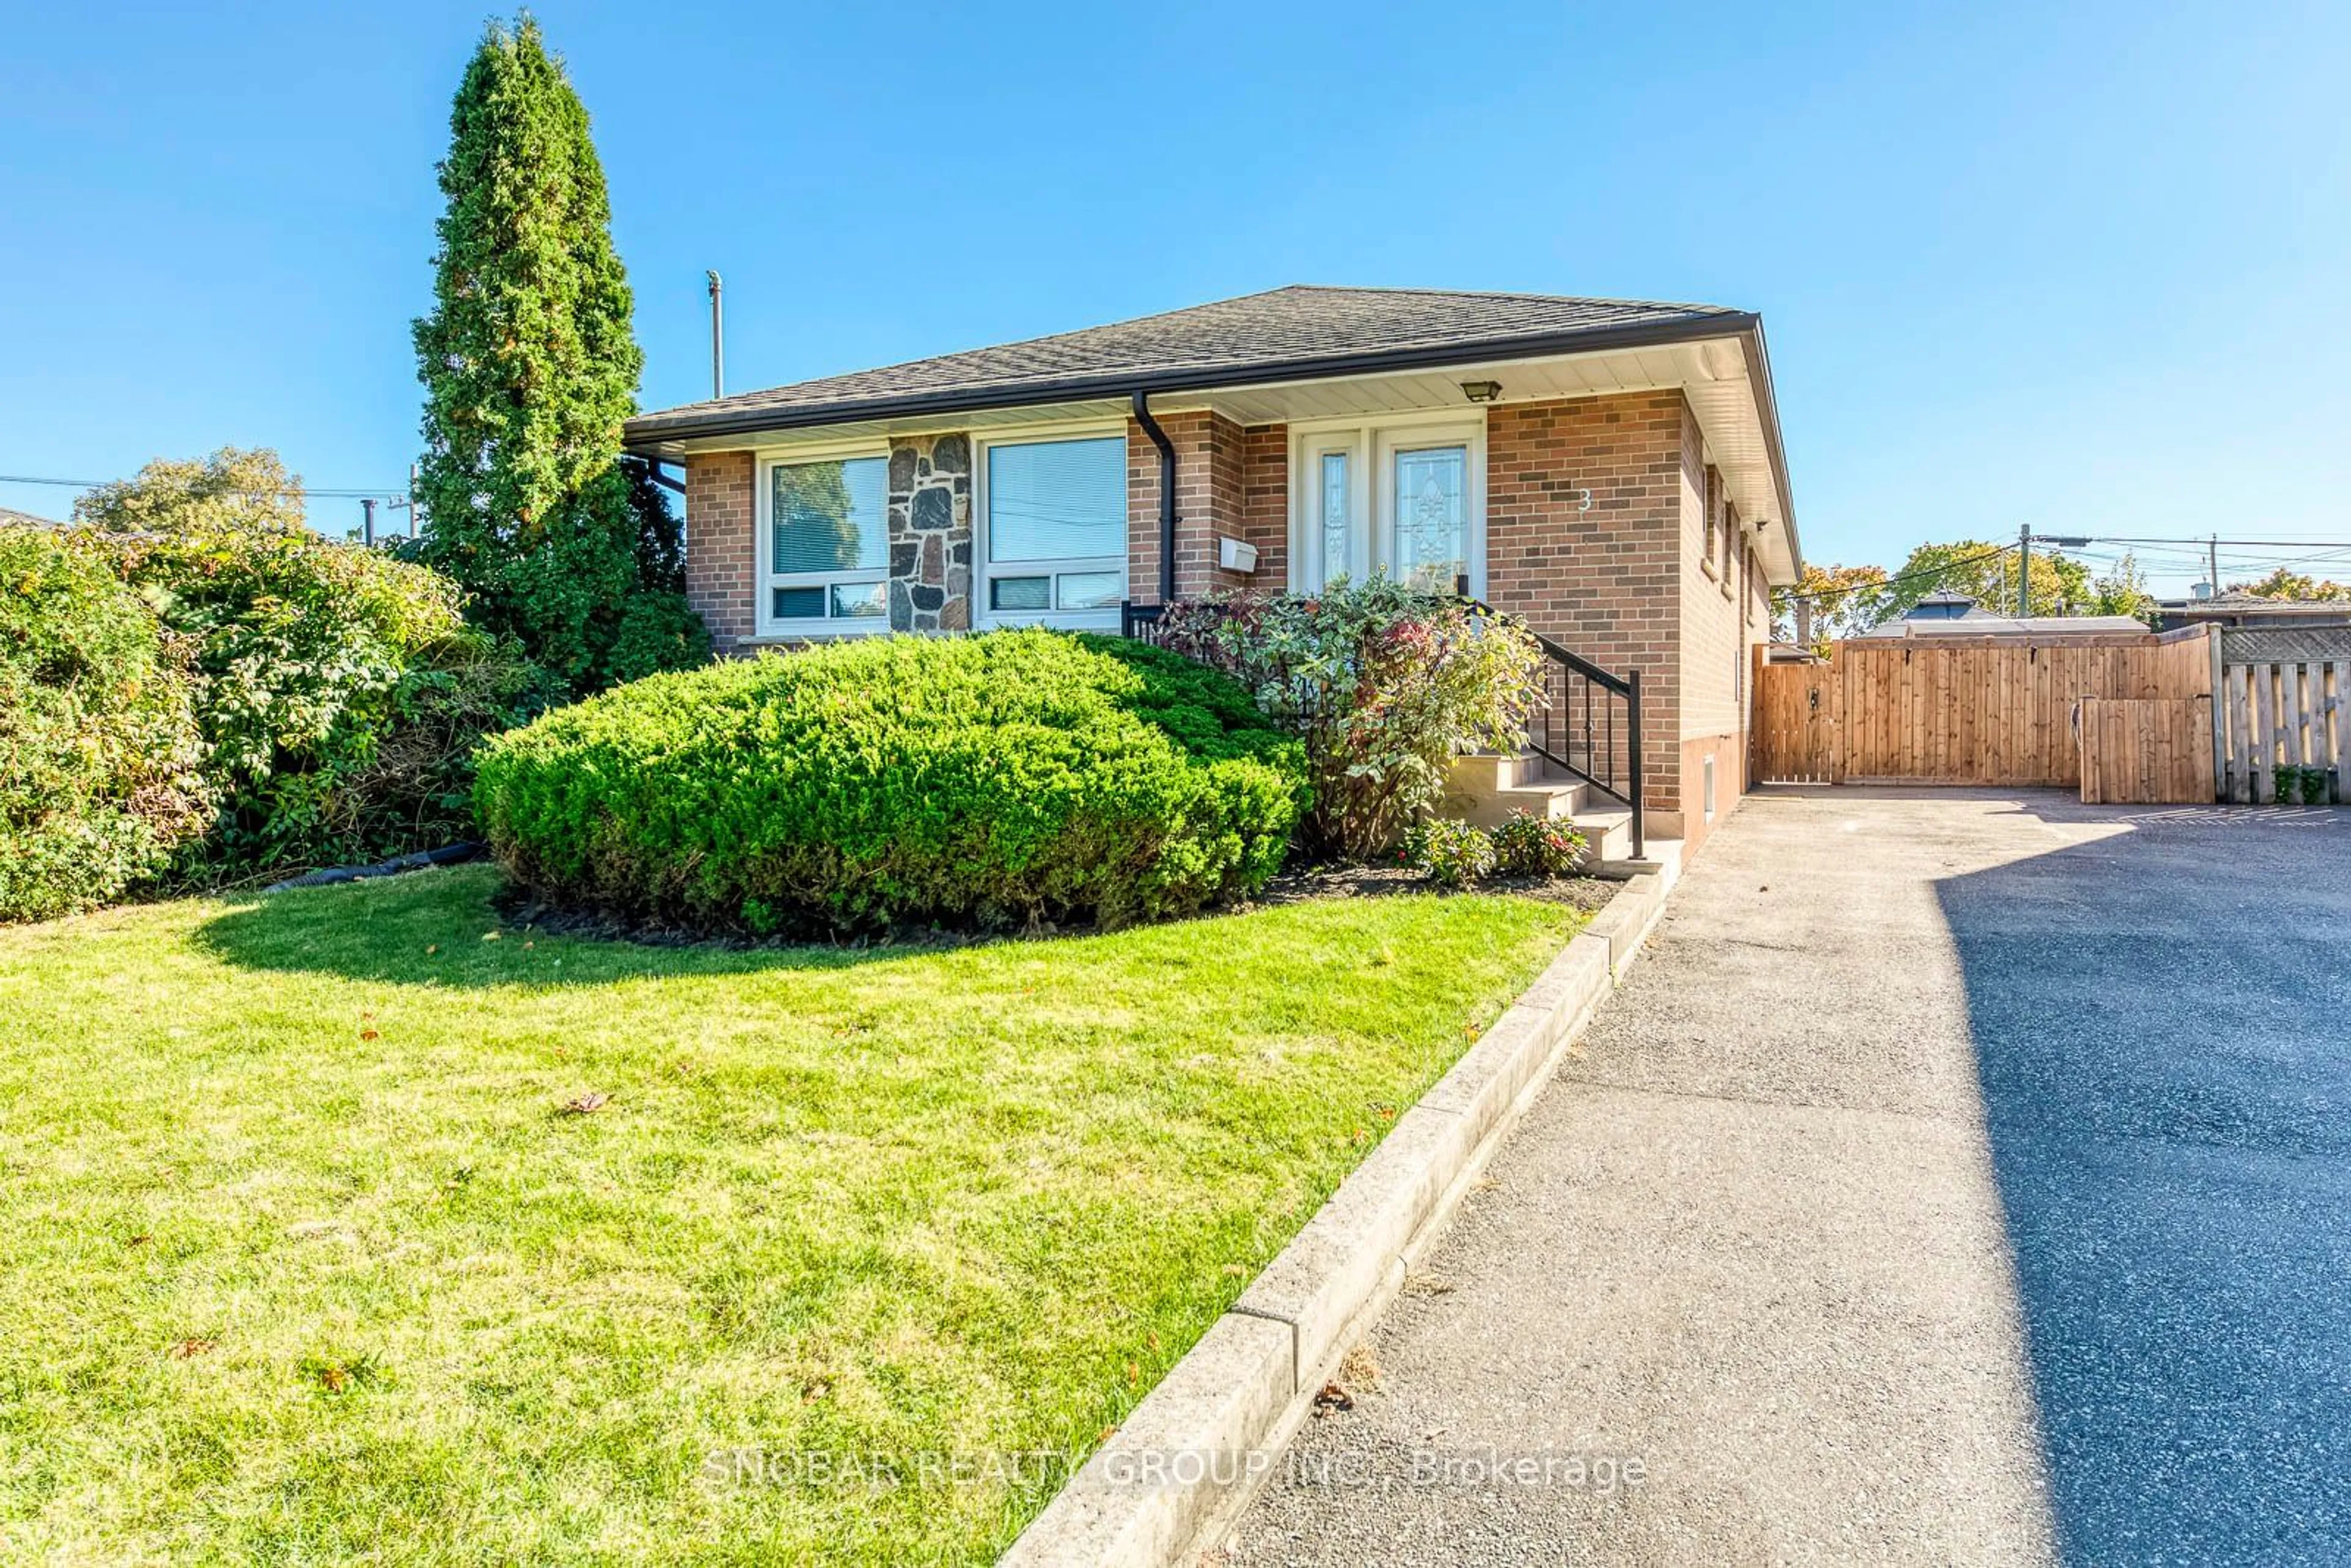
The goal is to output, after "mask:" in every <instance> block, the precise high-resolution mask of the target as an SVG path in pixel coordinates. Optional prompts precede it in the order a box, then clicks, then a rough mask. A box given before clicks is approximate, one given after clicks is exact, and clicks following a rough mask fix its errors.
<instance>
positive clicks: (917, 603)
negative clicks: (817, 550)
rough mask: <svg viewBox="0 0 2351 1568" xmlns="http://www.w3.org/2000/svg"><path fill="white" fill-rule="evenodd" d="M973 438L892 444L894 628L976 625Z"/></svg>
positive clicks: (898, 440)
mask: <svg viewBox="0 0 2351 1568" xmlns="http://www.w3.org/2000/svg"><path fill="white" fill-rule="evenodd" d="M971 568H972V559H971V437H970V436H968V435H966V434H962V433H960V432H957V433H955V434H947V435H917V436H911V437H904V438H895V439H893V440H892V441H891V443H890V630H892V631H893V632H963V631H967V630H969V629H970V626H971Z"/></svg>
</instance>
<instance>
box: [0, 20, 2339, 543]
mask: <svg viewBox="0 0 2351 1568" xmlns="http://www.w3.org/2000/svg"><path fill="white" fill-rule="evenodd" d="M0 11H4V12H5V25H6V26H5V30H6V36H7V37H8V38H9V46H8V47H7V49H6V50H5V54H0V213H5V214H6V227H7V234H8V237H7V240H6V242H5V244H0V473H5V474H31V475H45V476H67V477H77V478H103V477H110V476H117V475H120V474H124V473H127V472H129V471H131V469H133V468H135V467H136V466H137V465H139V464H140V463H141V462H142V461H144V460H145V459H147V458H148V457H150V456H153V455H195V454H198V453H202V452H204V451H207V450H209V449H211V448H213V447H215V446H218V445H221V444H229V443H234V444H267V445H275V446H277V447H278V448H279V449H281V450H282V451H283V452H284V453H285V454H286V455H287V459H288V461H289V462H291V463H292V464H293V465H294V466H295V467H296V468H297V469H298V471H299V472H300V473H302V474H303V475H304V476H305V477H306V478H307V479H308V480H309V481H310V482H311V483H312V484H313V485H316V486H351V487H375V486H383V487H386V488H397V487H398V486H400V485H401V483H402V479H403V476H404V475H405V472H406V467H407V464H408V462H409V460H410V458H411V457H412V456H413V453H414V449H415V445H416V434H415V430H416V420H417V412H418V391H417V386H416V382H415V377H414V361H413V355H412V353H411V350H410V347H409V340H408V322H409V319H410V318H411V317H413V315H414V314H416V313H417V312H418V311H419V310H421V309H423V308H424V307H425V305H426V304H427V302H428V299H429V293H430V270H429V259H430V256H431V255H432V251H433V235H432V224H433V220H434V216H435V214H436V213H437V210H438V201H437V196H436V193H435V192H434V185H433V164H434V160H435V159H436V158H437V157H438V156H439V155H440V153H441V151H442V149H443V146H444V141H445V138H446V115H447V106H448V99H449V95H450V93H451V92H452V90H453V89H455V84H456V80H457V77H458V74H459V72H460V70H461V69H462V68H463V65H464V62H465V57H466V55H467V53H468V52H469V50H470V49H471V48H472V47H473V45H474V42H475V38H476V37H477V35H478V33H479V30H480V26H481V23H482V20H483V18H484V16H486V14H487V12H486V7H485V6H483V5H480V4H478V3H474V4H464V5H442V4H434V3H429V0H426V3H409V4H403V5H399V6H375V7H348V8H344V7H331V8H330V7H313V6H294V5H236V6H234V7H230V6H222V7H217V8H213V9H212V10H211V11H210V13H209V14H207V12H206V9H205V8H203V7H196V6H154V7H101V6H87V7H72V6H56V5H29V4H23V3H21V0H7V4H6V5H5V6H0ZM538 15H539V16H540V18H541V21H542V23H543V24H544V26H546V28H547V30H548V33H549V37H550V38H551V39H552V41H553V42H554V43H555V45H556V46H557V47H559V49H560V50H561V51H562V52H563V53H564V54H565V55H566V57H568V59H569V64H570V68H571V71H572V75H573V78H574V79H575V80H576V82H577V83H578V85H579V87H580V91H581V92H582V94H583V95H584V97H585V98H586V99H587V102H588V106H589V109H590V112H591V113H592V115H593V116H594V118H595V125H596V135H597V141H598V145H599V148H600V150H601V152H602V155H603V159H604V162H605V167H606V170H607V172H608V174H609V176H610V178H611V187H612V204H613V210H614V218H615V222H614V228H615V234H616V237H617V239H618V242H619V245H620V247H621V251H622V256H623V257H624V259H625V260H626V261H627V263H628V265H629V267H630V270H631V275H632V280H633V282H634V284H635V286H636V290H637V330H638V334H639V336H640V338H641V339H642V340H643V343H644V345H645V349H646V352H647V355H648V367H647V371H646V376H645V383H644V387H643V402H644V403H645V405H646V406H648V407H656V406H660V405H663V404H666V403H671V402H683V401H686V400H688V399H691V398H694V397H696V396H699V395H701V394H702V393H703V392H704V391H705V388H706V385H707V375H708V371H707V360H706V347H705V336H704V333H705V319H704V314H703V312H704V308H705V305H704V298H703V284H702V274H703V269H704V268H705V267H717V268H719V269H720V270H721V271H723V272H724V273H725V274H726V280H727V301H728V345H727V365H728V382H729V386H730V388H731V389H733V390H743V389H746V388H748V387H751V386H754V385H770V384H774V383H777V382H787V381H793V380H798V379H799V378H801V377H804V376H809V375H815V374H821V373H825V372H828V371H840V370H847V369H853V368H857V367H860V366H864V365H871V364H880V363H883V362H887V361H892V360H897V359H904V358H911V357H914V356H918V355H923V354H927V353H934V352H940V351H945V350H951V349H957V348H966V347H970V346H972V345H975V344H979V343H986V342H994V341H1001V340H1007V339H1011V338H1018V337H1025V336H1029V335H1033V334H1037V333H1041V332H1050V331H1056V330H1061V329H1067V328H1071V327H1076V326H1082V325H1088V324H1091V323H1093V322H1097V321H1103V320H1112V319H1118V318H1121V317H1125V316H1130V315H1136V314H1141V313H1144V312H1146V311H1152V310H1158V309H1165V308H1173V307H1175V306H1181V305H1186V304H1192V303H1196V302H1198V301H1200V300H1204V299H1209V298H1220V297H1223V296H1227V295H1232V294H1239V293H1245V292H1248V291H1249V290H1252V289H1257V288H1262V287H1271V286H1274V285H1278V284H1281V283H1287V282H1295V281H1310V282H1329V283H1353V284H1372V285H1410V286H1423V287H1480V288H1504V289H1525V290H1531V291H1536V292H1554V293H1571V294H1593V295H1608V296H1624V297H1629V298H1659V299H1696V300H1704V301H1708V302H1712V303H1719V304H1728V305H1735V306H1739V307H1742V308H1752V309H1758V310H1761V312H1762V313H1763V316H1764V319H1765V324H1766V329H1767V331H1768V333H1769V334H1770V338H1771V350H1772V355H1773V361H1774V366H1775V370H1776V372H1777V377H1778V382H1779V392H1780V399H1781V407H1782V422H1783V425H1784V428H1785V431H1786V435H1787V441H1788V447H1789V453H1790V460H1791V468H1792V476H1793V481H1794V487H1795V495H1796V507H1797V516H1798V521H1799V523H1800V526H1801V528H1802V538H1803V542H1804V547H1805V550H1806V553H1807V555H1808V556H1810V557H1811V558H1812V559H1818V560H1823V561H1829V560H1843V561H1860V560H1876V561H1879V562H1886V563H1891V562H1894V561H1897V560H1899V559H1900V558H1901V557H1902V556H1903V555H1904V554H1906V553H1907V551H1908V549H1909V548H1910V547H1911V546H1912V545H1913V544H1916V543H1917V542H1919V541H1920V540H1922V539H1928V538H1938V539H1941V538H1959V537H1966V536H1991V537H2012V536H2013V534H2014V532H2015V529H2016V528H2018V526H2019V525H2021V524H2030V525H2032V526H2033V527H2034V528H2038V529H2041V530H2043V531H2047V532H2054V533H2074V532H2085V533H2101V534H2126V535H2153V536H2174V535H2183V534H2199V535H2200V534H2203V533H2207V532H2210V531H2213V530H2216V529H2217V530H2218V531H2220V533H2222V534H2223V535H2225V536H2231V537H2242V538H2285V539H2310V540H2323V539H2351V505H2347V504H2346V497H2351V379H2346V377H2345V376H2343V375H2342V374H2341V373H2340V372H2339V370H2338V366H2337V362H2336V361H2337V360H2338V358H2339V356H2340V355H2341V353H2342V351H2343V349H2344V345H2345V342H2346V329H2351V115H2346V114H2345V112H2344V111H2343V108H2342V105H2343V101H2344V92H2345V83H2346V80H2351V12H2346V8H2345V7H2342V6H2339V5H2335V6H2327V5H2277V6H2258V7H2255V6H2244V5H2235V6H2229V7H2220V6H2212V7H2187V6H2162V5H2081V6H2074V7H2068V8H2064V9H2063V10H2053V9H2051V8H2048V7H2041V6H2017V7H2007V6H1983V5H1970V6H1965V7H1959V6H1954V7H1951V8H1949V9H1948V10H1941V11H1929V10H1927V9H1925V8H1919V7H1909V6H1902V7H1872V8H1864V7H1838V6H1809V5H1770V6H1759V5H1723V6H1705V5H1678V6H1649V7H1626V6H1622V5H1609V6H1582V5H1576V6H1568V5H1542V6H1526V7H1512V6H1510V5H1489V6H1478V7H1458V6H1457V7H1441V6H1427V5H1395V6H1390V7H1382V6H1379V5H1367V4H1356V5H1348V6H1344V7H1330V8H1327V9H1325V8H1318V7H1313V6H1305V5H1265V4H1262V3H1261V0H1260V3H1259V4H1255V5H1192V6H1187V7H1185V8H1183V9H1182V10H1181V11H1180V12H1177V11H1170V10H1169V9H1167V8H1165V7H1159V6H1107V5H1072V6H1069V7H1067V8H1063V9H1051V8H1047V7H1042V6H1019V7H1013V6H988V5H947V6H937V7H923V6H918V5H892V6H886V7H871V8H867V7H852V6H787V5H768V6H758V7H722V6H710V5H695V4H690V3H687V0H673V3H672V4H669V5H663V6H659V7H652V8H647V7H644V6H642V5H631V6H619V5H612V6H601V5H580V4H570V3H565V0H558V3H550V4H546V5H540V6H539V7H538ZM69 504H70V497H69V495H68V493H67V492H63V491H58V490H52V489H47V488H42V487H35V486H19V485H0V505H5V506H10V507H18V508H21V509H24V510H26V511H31V512H36V513H40V514H45V515H51V516H57V515H62V514H63V513H64V511H65V509H66V508H67V507H68V505H69ZM312 518H313V521H314V522H316V523H318V524H319V526H321V527H325V528H329V529H331V530H338V531H339V530H340V528H343V527H346V526H349V525H350V524H351V523H355V522H356V520H357V507H356V503H352V502H344V501H320V502H318V503H315V504H314V507H313V510H312ZM2252 553H2259V552H2252ZM2270 553H2277V552H2270ZM2245 559H2246V560H2247V562H2248V564H2250V560H2251V555H2250V554H2246V556H2245ZM2314 564H2316V565H2317V566H2318V568H2319V570H2322V572H2325V571H2327V570H2331V571H2332V574H2333V575H2335V576H2336V577H2338V578H2351V551H2346V552H2343V559H2340V560H2336V561H2321V562H2317V563H2314ZM2188 575H2189V574H2188V573H2186V572H2185V571H2184V570H2182V571H2168V572H2166V573H2165V574H2163V576H2161V577H2160V578H2159V579H2158V586H2165V587H2177V586H2179V585H2180V584H2184V582H2185V581H2186V580H2187V576H2188Z"/></svg>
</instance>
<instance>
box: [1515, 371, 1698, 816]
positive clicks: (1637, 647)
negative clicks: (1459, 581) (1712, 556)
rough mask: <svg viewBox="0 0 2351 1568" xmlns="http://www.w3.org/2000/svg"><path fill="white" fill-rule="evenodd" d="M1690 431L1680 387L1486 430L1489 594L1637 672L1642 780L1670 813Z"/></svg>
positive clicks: (1526, 409)
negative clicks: (1585, 505) (1586, 497)
mask: <svg viewBox="0 0 2351 1568" xmlns="http://www.w3.org/2000/svg"><path fill="white" fill-rule="evenodd" d="M1688 428H1689V418H1688V410H1687V404H1686V403H1685V402H1683V400H1682V395H1681V393H1680V392H1629V393H1624V394H1620V395H1615V396H1609V397H1593V398H1576V399H1573V400H1571V401H1567V402H1542V403H1510V404H1504V405H1503V406H1501V407H1499V408H1496V409H1494V410H1493V411H1491V413H1489V415H1488V418H1487V423H1486V591H1487V598H1488V600H1489V601H1491V602H1492V603H1493V605H1494V607H1495V608H1496V609H1498V610H1507V611H1510V612H1513V613H1515V614H1519V615H1522V616H1524V617H1525V618H1526V619H1527V621H1528V622H1529V623H1530V624H1531V625H1532V626H1534V628H1535V629H1536V630H1537V631H1540V632H1543V633H1544V634H1545V635H1546V636H1549V637H1552V638H1553V639H1555V640H1556V641H1558V642H1561V643H1565V644H1566V645H1567V646H1568V647H1569V648H1571V649H1573V650H1574V651H1575V652H1576V653H1581V654H1583V656H1584V657H1585V658H1588V659H1591V660H1592V661H1593V662H1594V663H1596V664H1601V665H1603V666H1604V667H1605V668H1607V669H1611V670H1616V671H1623V670H1627V669H1635V668H1637V669H1638V670H1640V672H1641V700H1642V710H1643V724H1642V731H1643V734H1642V745H1643V748H1644V757H1645V766H1644V768H1643V772H1644V774H1645V778H1644V779H1643V784H1644V788H1645V790H1646V800H1647V804H1648V807H1649V809H1650V810H1651V811H1653V812H1661V813H1667V814H1671V813H1674V812H1677V811H1679V810H1680V809H1681V800H1680V795H1679V792H1678V788H1677V786H1678V777H1677V776H1678V772H1679V769H1678V768H1677V756H1678V746H1677V742H1678V741H1679V739H1680V737H1681V723H1682V720H1681V679H1682V661H1681V656H1680V649H1679V644H1678V624H1677V621H1678V606H1677V599H1678V596H1679V592H1680V588H1681V582H1682V570H1683V566H1684V564H1685V551H1684V549H1683V528H1684V522H1685V518H1684V507H1683V495H1682V489H1683V483H1684V474H1683V451H1684V444H1685V433H1686V431H1687V429H1688ZM1586 490H1588V491H1590V492H1591V496H1592V508H1591V510H1589V511H1585V510H1583V509H1582V499H1583V492H1584V491H1586ZM1692 570H1695V568H1694V567H1693V568H1692ZM1709 591H1711V590H1709ZM1663 826H1664V825H1663V824H1660V831H1661V830H1662V827H1663Z"/></svg>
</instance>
